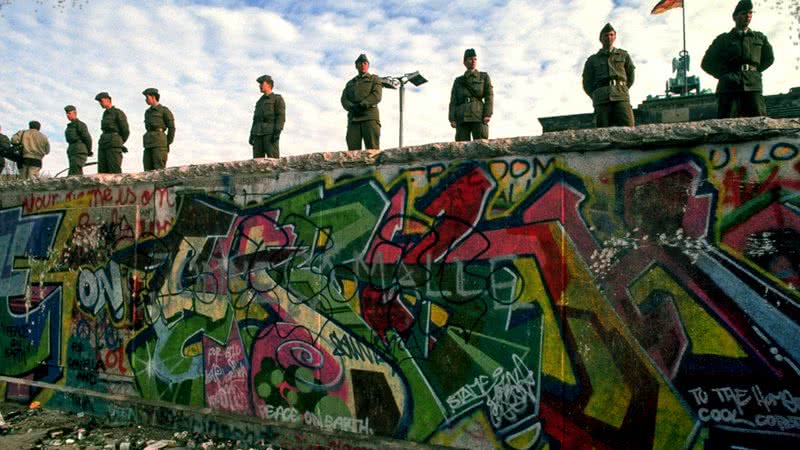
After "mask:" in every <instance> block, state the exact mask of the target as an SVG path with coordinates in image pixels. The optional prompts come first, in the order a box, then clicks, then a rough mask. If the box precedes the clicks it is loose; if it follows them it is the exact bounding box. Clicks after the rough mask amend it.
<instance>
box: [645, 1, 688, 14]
mask: <svg viewBox="0 0 800 450" xmlns="http://www.w3.org/2000/svg"><path fill="white" fill-rule="evenodd" d="M673 8H683V0H660V1H659V2H658V4H657V5H656V6H654V7H653V10H652V11H650V14H661V13H663V12H667V11H669V10H670V9H673Z"/></svg>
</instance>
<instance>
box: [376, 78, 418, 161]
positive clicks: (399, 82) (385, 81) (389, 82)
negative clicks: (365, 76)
mask: <svg viewBox="0 0 800 450" xmlns="http://www.w3.org/2000/svg"><path fill="white" fill-rule="evenodd" d="M427 82H428V80H426V79H425V77H423V76H422V75H420V73H419V71H416V72H411V73H407V74H405V75H401V76H399V77H383V78H381V84H382V85H383V87H386V88H389V89H397V88H398V87H399V88H400V145H399V146H398V147H399V148H403V104H404V103H405V92H406V83H411V84H413V85H414V86H419V85H421V84H425V83H427Z"/></svg>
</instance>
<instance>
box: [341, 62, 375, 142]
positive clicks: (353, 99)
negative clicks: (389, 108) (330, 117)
mask: <svg viewBox="0 0 800 450" xmlns="http://www.w3.org/2000/svg"><path fill="white" fill-rule="evenodd" d="M355 65H356V70H357V71H358V75H356V76H355V77H354V78H353V79H351V80H350V81H348V82H347V84H346V85H345V87H344V90H343V91H342V99H341V102H342V107H343V108H344V109H345V110H347V137H346V139H347V149H348V150H361V141H362V140H363V141H364V147H366V148H367V149H379V148H380V146H381V145H380V140H381V120H380V112H379V111H378V103H380V101H381V94H382V92H383V85H382V84H381V79H380V77H378V76H377V75H373V74H371V73H369V59H367V55H365V54H363V53H362V54H361V55H358V58H357V59H356V62H355Z"/></svg>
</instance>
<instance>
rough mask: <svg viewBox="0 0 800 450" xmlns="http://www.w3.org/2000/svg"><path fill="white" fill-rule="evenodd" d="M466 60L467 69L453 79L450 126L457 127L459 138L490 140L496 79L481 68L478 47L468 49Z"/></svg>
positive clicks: (459, 139) (449, 115) (457, 138)
mask: <svg viewBox="0 0 800 450" xmlns="http://www.w3.org/2000/svg"><path fill="white" fill-rule="evenodd" d="M463 62H464V67H465V68H466V69H467V71H466V72H464V75H461V76H459V77H457V78H456V79H455V81H453V88H452V89H451V90H450V107H449V108H448V109H449V112H448V118H449V119H450V126H451V127H453V128H455V129H456V141H469V140H470V139H488V138H489V120H491V118H492V112H493V110H494V88H493V87H492V80H491V79H490V78H489V74H487V73H486V72H479V71H478V55H477V54H476V53H475V49H472V48H468V49H467V50H465V51H464V61H463ZM470 136H471V138H470Z"/></svg>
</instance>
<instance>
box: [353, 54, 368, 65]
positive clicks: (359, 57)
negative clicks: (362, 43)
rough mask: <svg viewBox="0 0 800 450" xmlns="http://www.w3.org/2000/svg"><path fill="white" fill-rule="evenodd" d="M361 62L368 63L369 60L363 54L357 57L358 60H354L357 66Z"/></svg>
mask: <svg viewBox="0 0 800 450" xmlns="http://www.w3.org/2000/svg"><path fill="white" fill-rule="evenodd" d="M362 61H366V62H369V59H368V58H367V55H365V54H363V53H362V54H360V55H358V58H356V64H358V63H360V62H362Z"/></svg>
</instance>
